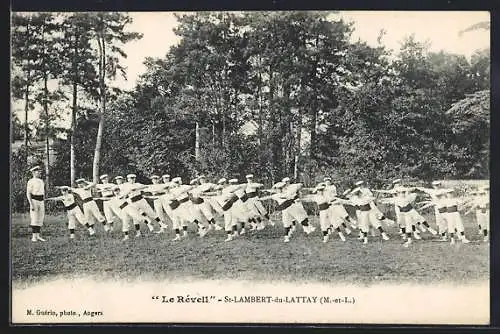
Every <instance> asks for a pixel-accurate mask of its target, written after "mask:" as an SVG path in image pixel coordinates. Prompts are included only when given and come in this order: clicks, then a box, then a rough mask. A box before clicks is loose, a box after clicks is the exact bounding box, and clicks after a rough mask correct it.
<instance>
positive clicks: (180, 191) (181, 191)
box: [170, 184, 191, 201]
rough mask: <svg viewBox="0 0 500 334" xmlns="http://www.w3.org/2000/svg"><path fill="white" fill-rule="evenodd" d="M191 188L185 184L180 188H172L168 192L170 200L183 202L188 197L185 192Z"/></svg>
mask: <svg viewBox="0 0 500 334" xmlns="http://www.w3.org/2000/svg"><path fill="white" fill-rule="evenodd" d="M189 188H191V186H188V185H187V184H181V185H180V186H178V187H176V188H172V189H171V190H170V194H171V198H174V199H176V200H178V201H180V200H183V199H185V198H187V197H189V195H188V194H187V191H188V190H189Z"/></svg>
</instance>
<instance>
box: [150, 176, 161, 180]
mask: <svg viewBox="0 0 500 334" xmlns="http://www.w3.org/2000/svg"><path fill="white" fill-rule="evenodd" d="M159 178H160V177H159V176H158V175H151V177H150V179H151V180H157V179H159Z"/></svg>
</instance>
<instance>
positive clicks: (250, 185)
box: [245, 174, 274, 230]
mask: <svg viewBox="0 0 500 334" xmlns="http://www.w3.org/2000/svg"><path fill="white" fill-rule="evenodd" d="M246 179H247V186H246V188H245V194H246V197H247V202H246V203H247V208H248V211H249V212H250V215H251V217H250V223H253V224H256V226H257V230H262V229H264V228H265V226H266V225H265V224H264V221H263V220H262V218H265V219H266V220H267V221H268V222H269V223H270V224H271V225H274V223H272V222H271V221H270V220H269V214H268V213H267V210H266V209H265V208H264V206H263V205H262V203H261V201H259V200H258V199H257V198H258V192H259V189H261V188H263V187H264V185H263V184H262V183H257V182H254V180H253V174H248V175H247V176H246Z"/></svg>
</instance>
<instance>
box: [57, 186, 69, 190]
mask: <svg viewBox="0 0 500 334" xmlns="http://www.w3.org/2000/svg"><path fill="white" fill-rule="evenodd" d="M59 189H61V191H63V190H66V191H68V190H69V189H70V188H69V187H68V186H61V187H59Z"/></svg>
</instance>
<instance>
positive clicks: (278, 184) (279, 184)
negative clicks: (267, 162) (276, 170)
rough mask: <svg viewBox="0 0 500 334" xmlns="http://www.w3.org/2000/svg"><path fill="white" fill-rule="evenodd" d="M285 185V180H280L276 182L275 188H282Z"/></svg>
mask: <svg viewBox="0 0 500 334" xmlns="http://www.w3.org/2000/svg"><path fill="white" fill-rule="evenodd" d="M284 186H285V182H283V181H280V182H278V183H276V184H275V185H274V186H273V188H275V189H281V188H283V187H284Z"/></svg>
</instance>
